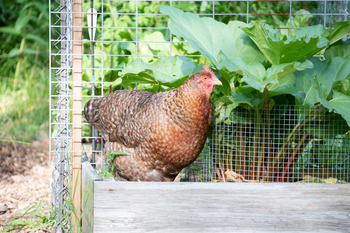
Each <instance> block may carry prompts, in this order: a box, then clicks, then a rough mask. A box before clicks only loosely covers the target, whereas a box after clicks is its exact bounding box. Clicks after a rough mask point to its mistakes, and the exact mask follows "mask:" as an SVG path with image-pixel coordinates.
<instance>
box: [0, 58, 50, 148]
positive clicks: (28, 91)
mask: <svg viewBox="0 0 350 233" xmlns="http://www.w3.org/2000/svg"><path fill="white" fill-rule="evenodd" d="M25 65H26V66H30V65H31V64H30V63H29V62H28V63H27V64H25ZM25 70H27V71H28V72H27V71H22V72H21V74H20V76H21V78H20V79H18V81H17V84H15V79H11V78H7V77H4V76H1V81H0V93H1V95H0V125H1V132H0V139H11V140H14V139H16V140H21V141H30V140H32V139H40V133H39V132H47V131H48V122H49V121H48V120H49V90H48V82H49V79H48V68H44V69H40V68H39V67H37V66H33V67H31V68H30V67H26V68H25ZM15 85H16V86H17V87H15Z"/></svg>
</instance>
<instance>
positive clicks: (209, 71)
mask: <svg viewBox="0 0 350 233" xmlns="http://www.w3.org/2000/svg"><path fill="white" fill-rule="evenodd" d="M203 69H204V71H205V72H207V73H209V74H210V75H211V76H212V77H216V76H215V74H214V72H213V71H212V70H211V69H209V68H208V67H206V66H205V65H204V66H203Z"/></svg>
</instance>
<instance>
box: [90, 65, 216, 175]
mask: <svg viewBox="0 0 350 233" xmlns="http://www.w3.org/2000/svg"><path fill="white" fill-rule="evenodd" d="M203 68H204V71H201V72H199V73H196V74H194V75H192V76H191V77H190V78H189V79H187V80H186V81H185V82H184V83H183V84H182V85H181V86H180V87H178V88H177V89H174V90H172V91H167V92H160V93H152V92H147V91H140V90H120V91H115V92H113V93H111V94H109V95H107V96H105V97H103V98H94V99H91V100H90V101H89V102H87V103H86V105H85V108H84V118H85V119H86V120H87V121H88V122H89V123H90V124H91V125H92V126H94V127H95V129H97V130H99V131H101V133H102V136H103V138H104V139H105V141H106V144H105V152H106V153H109V152H114V151H122V152H125V153H127V154H129V156H117V157H116V158H115V159H114V161H113V163H114V164H115V166H116V167H117V168H118V169H116V171H115V176H116V177H118V176H119V177H121V178H124V179H126V180H130V181H138V180H140V181H173V180H174V179H175V177H176V176H177V175H178V174H179V172H180V171H181V170H182V169H183V168H184V167H186V166H188V165H190V164H191V163H192V162H193V161H194V160H195V159H196V158H197V156H198V155H199V153H200V152H201V151H202V149H203V146H204V143H205V140H206V137H207V133H208V129H209V126H210V122H211V119H212V116H213V107H212V104H211V101H210V97H211V93H212V91H213V89H214V85H222V83H221V82H220V81H219V80H218V78H217V77H216V76H215V74H214V73H213V72H212V71H211V70H210V69H209V68H207V67H206V66H204V67H203Z"/></svg>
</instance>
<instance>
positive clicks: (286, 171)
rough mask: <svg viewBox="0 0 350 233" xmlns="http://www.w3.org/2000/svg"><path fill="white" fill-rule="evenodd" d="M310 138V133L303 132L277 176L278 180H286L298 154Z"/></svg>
mask: <svg viewBox="0 0 350 233" xmlns="http://www.w3.org/2000/svg"><path fill="white" fill-rule="evenodd" d="M312 138H313V137H312V136H311V135H310V134H308V133H305V134H304V135H303V137H302V138H301V139H300V140H299V142H298V144H297V145H296V147H295V148H294V150H293V152H292V153H291V154H290V155H289V158H288V161H287V163H286V165H285V166H284V168H283V171H282V174H281V176H280V177H279V178H278V182H288V180H289V179H290V177H291V175H292V171H293V167H294V164H295V163H296V162H297V161H298V158H299V156H300V155H301V153H302V152H303V150H304V148H305V147H306V146H307V144H308V143H309V142H310V141H311V139H312Z"/></svg>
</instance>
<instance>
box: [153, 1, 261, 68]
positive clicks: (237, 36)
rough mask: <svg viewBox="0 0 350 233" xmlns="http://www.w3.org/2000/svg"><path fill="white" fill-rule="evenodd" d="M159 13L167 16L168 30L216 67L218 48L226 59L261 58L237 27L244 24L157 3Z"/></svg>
mask: <svg viewBox="0 0 350 233" xmlns="http://www.w3.org/2000/svg"><path fill="white" fill-rule="evenodd" d="M160 10H161V12H162V13H163V14H167V15H169V16H170V20H169V23H168V26H169V29H170V30H171V32H172V33H173V34H175V35H176V36H178V37H182V38H184V39H185V40H186V41H188V42H189V43H190V44H191V46H192V47H193V48H194V49H195V50H197V51H199V52H200V53H201V54H202V55H203V56H204V57H205V58H207V59H208V60H209V61H211V62H212V63H213V64H214V65H215V66H216V67H218V68H220V67H221V66H222V60H220V59H219V57H218V55H219V53H220V51H222V52H223V53H224V54H225V56H226V57H227V58H228V59H232V58H235V57H240V58H241V59H243V60H244V61H245V62H246V63H248V64H252V63H256V62H262V61H263V60H264V59H265V57H264V56H263V55H262V54H261V52H260V51H259V49H258V48H257V47H256V46H255V44H254V43H253V42H252V41H251V40H250V39H249V37H248V36H247V35H246V34H245V33H244V32H243V31H242V30H241V29H240V27H242V26H244V25H245V23H243V22H240V21H232V22H230V23H229V24H227V25H226V24H224V23H220V22H218V21H215V20H214V19H212V18H206V17H204V18H200V17H199V16H198V15H196V14H192V13H185V12H183V11H181V10H178V9H176V8H172V7H168V6H160Z"/></svg>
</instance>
